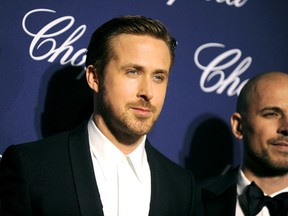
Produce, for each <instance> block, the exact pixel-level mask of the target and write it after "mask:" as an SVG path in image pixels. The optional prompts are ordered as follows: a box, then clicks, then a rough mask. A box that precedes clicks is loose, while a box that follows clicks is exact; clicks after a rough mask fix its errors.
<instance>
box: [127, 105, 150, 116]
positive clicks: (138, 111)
mask: <svg viewBox="0 0 288 216" xmlns="http://www.w3.org/2000/svg"><path fill="white" fill-rule="evenodd" d="M131 109H132V110H133V111H134V112H135V113H136V114H137V115H141V116H149V115H150V114H151V113H152V111H151V110H150V109H149V108H147V107H131Z"/></svg>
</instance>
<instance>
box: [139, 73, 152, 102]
mask: <svg viewBox="0 0 288 216" xmlns="http://www.w3.org/2000/svg"><path fill="white" fill-rule="evenodd" d="M153 96H154V89H153V81H152V80H151V79H150V78H149V77H143V78H142V79H141V80H140V81H139V87H138V93H137V97H138V98H141V99H143V100H145V101H149V100H151V99H152V98H153Z"/></svg>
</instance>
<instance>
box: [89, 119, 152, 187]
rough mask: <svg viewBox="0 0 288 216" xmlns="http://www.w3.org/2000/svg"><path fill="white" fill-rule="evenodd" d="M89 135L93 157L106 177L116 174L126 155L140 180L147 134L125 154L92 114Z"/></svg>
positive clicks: (144, 159)
mask: <svg viewBox="0 0 288 216" xmlns="http://www.w3.org/2000/svg"><path fill="white" fill-rule="evenodd" d="M88 135H89V144H90V150H91V152H92V155H93V157H95V159H96V160H97V161H98V163H99V165H100V167H101V169H102V173H103V175H104V177H105V179H106V180H107V179H109V178H111V177H112V176H113V175H115V169H116V167H117V164H118V163H120V162H121V160H123V158H125V157H126V159H127V160H128V163H129V165H130V167H131V169H132V170H133V172H134V174H135V175H136V176H137V178H138V179H139V181H140V182H141V180H142V179H143V176H142V175H141V173H142V169H143V166H144V163H145V161H147V155H146V151H145V141H146V135H145V136H144V138H143V140H142V142H141V143H140V144H139V146H138V147H137V148H136V149H135V150H134V151H133V152H131V153H130V154H129V155H124V154H123V153H122V152H121V151H120V150H119V149H118V148H117V147H116V146H115V145H114V144H113V143H112V142H111V141H110V140H109V139H108V138H107V137H105V136H104V134H103V133H102V132H101V131H100V130H99V129H98V128H97V126H96V124H95V123H94V121H93V118H92V116H91V118H90V120H89V121H88Z"/></svg>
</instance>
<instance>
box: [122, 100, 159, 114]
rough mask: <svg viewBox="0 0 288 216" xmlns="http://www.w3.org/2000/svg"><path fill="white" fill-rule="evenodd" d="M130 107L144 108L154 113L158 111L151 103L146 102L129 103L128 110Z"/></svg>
mask: <svg viewBox="0 0 288 216" xmlns="http://www.w3.org/2000/svg"><path fill="white" fill-rule="evenodd" d="M129 107H143V108H147V109H149V110H150V111H151V112H153V113H154V112H156V111H157V108H156V107H155V106H153V105H152V104H151V103H150V101H144V100H140V101H137V102H129V103H127V104H126V108H129Z"/></svg>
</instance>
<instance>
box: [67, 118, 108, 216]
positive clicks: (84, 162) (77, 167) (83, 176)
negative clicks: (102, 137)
mask: <svg viewBox="0 0 288 216" xmlns="http://www.w3.org/2000/svg"><path fill="white" fill-rule="evenodd" d="M69 152H70V158H71V164H72V173H73V177H74V181H75V188H76V191H77V196H78V201H79V206H80V211H81V215H82V216H90V215H91V216H92V215H93V216H95V215H97V216H98V215H99V216H103V210H102V203H101V200H100V194H99V191H98V188H97V184H96V180H95V175H94V171H93V170H94V169H93V164H92V159H91V154H90V150H89V141H88V131H87V122H86V123H85V124H82V125H81V126H80V127H78V128H77V129H75V130H74V131H72V132H71V134H70V137H69Z"/></svg>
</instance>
